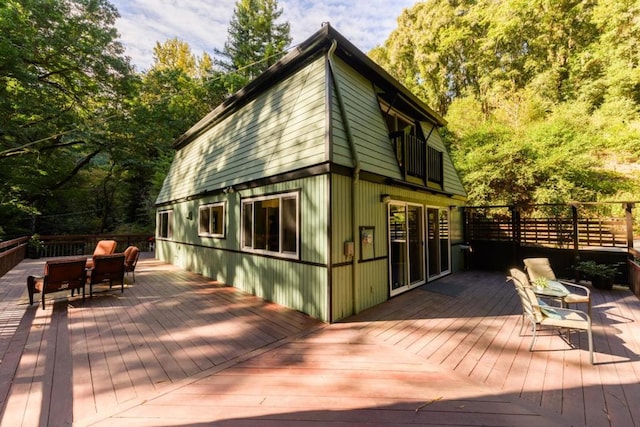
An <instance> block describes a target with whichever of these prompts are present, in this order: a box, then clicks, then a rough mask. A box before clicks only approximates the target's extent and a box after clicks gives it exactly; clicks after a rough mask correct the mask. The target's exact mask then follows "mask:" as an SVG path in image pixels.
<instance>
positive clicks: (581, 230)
mask: <svg viewBox="0 0 640 427" xmlns="http://www.w3.org/2000/svg"><path fill="white" fill-rule="evenodd" d="M518 227H519V236H518V234H517V233H515V232H514V229H518ZM577 227H578V247H580V248H586V247H594V246H595V247H617V248H626V247H627V239H626V228H625V220H624V219H617V218H608V219H594V218H579V219H578V221H577ZM467 231H468V236H469V239H470V240H494V241H496V240H497V241H511V240H514V239H515V240H519V241H520V243H522V244H532V245H542V246H550V247H560V248H562V247H572V246H573V221H572V219H571V218H568V219H567V218H521V219H520V221H519V223H517V224H516V223H514V222H513V221H512V220H511V219H505V218H494V219H486V218H474V217H470V218H468V220H467Z"/></svg>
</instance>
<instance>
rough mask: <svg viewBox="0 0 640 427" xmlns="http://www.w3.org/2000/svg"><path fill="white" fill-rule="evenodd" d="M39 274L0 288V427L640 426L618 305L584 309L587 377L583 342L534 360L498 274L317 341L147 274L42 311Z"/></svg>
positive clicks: (610, 295) (227, 293)
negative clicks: (29, 300)
mask: <svg viewBox="0 0 640 427" xmlns="http://www.w3.org/2000/svg"><path fill="white" fill-rule="evenodd" d="M42 265H43V260H37V261H34V260H25V261H23V262H22V263H21V264H20V265H19V266H17V267H16V268H15V269H14V270H12V271H10V272H9V273H7V275H5V276H4V277H2V278H0V307H1V308H3V310H4V311H3V315H2V317H0V321H1V322H0V355H2V359H1V361H0V379H3V381H2V383H1V384H5V385H4V386H2V385H0V399H1V400H0V401H1V402H2V419H1V422H0V425H2V426H5V425H6V426H19V425H24V426H30V425H70V424H71V422H72V421H73V425H77V426H83V425H95V426H101V425H104V426H106V425H138V426H144V425H154V426H157V425H159V424H162V425H185V424H197V423H204V424H207V423H213V422H216V421H220V422H222V421H224V425H231V426H233V425H243V426H244V425H256V426H261V425H264V426H276V425H277V426H282V425H292V426H293V425H295V426H299V425H327V424H330V423H342V424H345V423H346V424H349V425H356V426H357V425H363V426H364V425H367V426H372V425H390V424H392V425H411V424H413V425H415V423H418V424H421V423H422V424H424V425H442V424H448V425H470V424H473V425H478V424H480V423H486V424H491V425H541V426H543V425H544V426H547V425H574V426H579V425H587V426H602V425H625V426H626V425H636V424H638V425H640V405H637V402H638V399H640V302H639V301H638V299H637V298H636V297H635V296H634V295H633V294H631V293H630V292H629V291H625V290H623V289H619V288H617V289H614V290H613V291H610V292H606V291H598V290H595V291H594V293H593V299H594V304H593V323H594V327H593V329H594V343H595V349H596V362H597V364H596V365H595V366H592V365H590V364H589V358H588V351H587V341H586V335H585V334H584V333H573V334H572V343H573V345H574V348H571V347H570V346H569V345H568V344H567V343H566V342H565V341H563V340H562V339H561V338H560V337H559V336H558V334H557V333H555V332H543V333H542V334H540V336H539V337H538V339H537V340H536V343H535V347H534V351H533V352H529V344H530V342H531V332H530V330H528V329H526V328H525V330H524V331H523V334H522V335H520V333H519V332H520V325H521V322H522V318H521V316H520V314H519V309H520V307H519V301H518V299H517V296H516V295H515V292H514V290H513V286H511V285H510V284H508V283H507V284H505V277H504V275H502V274H500V273H491V272H463V273H460V274H455V275H451V276H447V277H445V278H442V279H440V280H439V281H438V282H437V283H438V287H437V288H436V287H432V288H430V286H429V284H427V285H424V286H422V287H420V288H417V289H414V290H412V291H410V292H408V293H405V294H402V295H398V296H397V297H394V298H392V299H391V300H389V301H387V302H386V303H384V304H381V305H379V306H376V307H373V308H371V309H369V310H365V311H363V312H362V313H359V314H358V315H356V316H353V317H351V318H349V319H345V320H344V321H342V322H339V323H336V324H333V325H326V324H322V323H320V322H318V321H316V320H314V319H311V318H309V317H308V316H305V315H303V314H301V313H298V312H296V311H294V310H289V309H286V308H284V307H281V306H279V305H277V304H274V303H270V302H265V301H263V300H261V299H259V298H256V297H253V296H250V295H247V294H244V293H242V292H240V291H238V290H237V289H234V288H231V287H227V286H224V285H223V284H221V283H219V282H216V281H213V280H210V279H207V278H204V277H202V276H198V275H195V274H191V273H189V272H185V271H183V270H180V269H178V268H176V267H174V266H170V265H166V264H163V263H161V262H159V261H157V260H154V259H152V258H141V260H140V262H139V264H138V271H137V272H136V283H132V282H128V283H127V286H126V288H125V291H124V293H121V292H120V289H119V288H117V289H116V288H114V289H111V290H108V289H105V288H100V289H96V292H95V294H94V297H93V298H89V297H87V298H86V300H85V301H84V302H83V301H82V300H81V298H80V297H77V296H76V297H73V298H70V297H68V296H67V295H64V294H63V293H61V294H54V295H53V296H51V298H49V297H48V298H47V307H46V309H45V310H42V309H41V308H40V307H37V306H36V305H35V304H34V306H32V307H29V306H28V304H25V302H24V298H25V296H24V295H25V294H24V286H25V285H24V283H25V282H26V276H27V275H28V274H37V272H38V270H39V269H40V270H41V269H42ZM447 284H451V285H452V286H455V289H456V290H457V292H452V293H450V294H449V293H447V292H446V288H445V292H442V289H443V286H446V285H447ZM194 408H197V410H194Z"/></svg>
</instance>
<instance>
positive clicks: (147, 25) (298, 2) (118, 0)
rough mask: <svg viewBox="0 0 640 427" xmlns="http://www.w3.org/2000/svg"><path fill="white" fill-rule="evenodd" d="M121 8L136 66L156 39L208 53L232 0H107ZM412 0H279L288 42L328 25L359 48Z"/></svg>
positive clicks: (220, 40) (223, 36) (146, 59)
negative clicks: (288, 26) (288, 30)
mask: <svg viewBox="0 0 640 427" xmlns="http://www.w3.org/2000/svg"><path fill="white" fill-rule="evenodd" d="M110 1H111V3H112V4H113V5H114V6H115V7H116V8H117V9H118V11H119V12H120V15H121V18H120V19H118V20H117V21H116V27H117V29H118V32H119V33H120V37H121V41H122V43H123V44H124V46H125V47H126V55H127V56H129V57H130V58H131V62H132V63H133V64H134V65H135V66H136V68H137V70H138V71H144V70H146V69H148V68H149V66H150V65H151V63H152V62H153V47H154V46H155V44H156V42H164V41H165V40H168V39H171V38H174V37H177V38H178V39H180V40H183V41H185V42H187V43H189V45H190V46H191V50H192V51H193V53H194V54H196V55H198V56H199V55H202V52H208V53H210V54H213V50H214V49H215V48H219V49H221V48H222V47H223V45H224V42H225V41H226V40H227V28H228V26H229V22H230V20H231V16H232V15H233V9H234V6H235V3H236V0H110ZM416 2H417V0H351V1H349V0H324V1H310V0H279V1H278V5H279V7H280V8H281V9H283V14H282V17H281V21H289V23H290V24H291V36H292V37H293V44H297V43H300V42H302V41H303V40H305V39H306V38H307V37H309V36H311V35H312V34H313V33H315V32H316V31H317V30H319V29H320V27H321V24H322V23H323V22H327V21H328V22H330V23H331V25H332V26H333V27H334V28H335V29H336V30H338V31H339V32H340V33H342V34H343V35H344V36H345V37H347V38H348V39H349V40H350V41H351V42H352V43H354V44H355V45H356V46H357V47H358V48H360V49H361V50H362V51H364V52H367V51H369V50H370V49H371V48H373V47H375V46H376V45H379V44H382V43H384V41H385V40H386V39H387V37H388V36H389V34H390V33H391V31H393V30H394V29H395V28H396V26H397V25H396V19H397V17H398V16H400V14H401V13H402V10H403V9H405V8H407V7H411V6H412V5H413V4H415V3H416Z"/></svg>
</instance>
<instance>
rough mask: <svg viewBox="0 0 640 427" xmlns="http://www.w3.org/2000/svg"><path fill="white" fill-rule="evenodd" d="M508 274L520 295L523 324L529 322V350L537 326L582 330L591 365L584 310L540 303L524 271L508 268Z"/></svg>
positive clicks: (588, 333) (589, 323) (591, 359)
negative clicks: (584, 333)
mask: <svg viewBox="0 0 640 427" xmlns="http://www.w3.org/2000/svg"><path fill="white" fill-rule="evenodd" d="M509 274H510V276H509V277H508V280H511V281H512V282H513V284H514V286H515V288H516V291H517V293H518V296H519V297H520V302H521V303H522V317H523V325H524V322H525V319H526V320H528V321H529V323H530V324H531V332H532V333H533V338H532V340H531V345H530V346H529V351H533V345H534V344H535V341H536V333H537V332H538V330H539V327H542V326H551V327H553V328H557V329H567V330H569V331H571V330H582V331H586V332H587V337H588V339H589V360H590V362H591V364H592V365H593V364H594V361H593V336H592V333H591V317H590V316H589V315H588V314H587V313H585V312H584V311H580V310H570V309H568V308H561V307H551V306H548V305H544V304H542V303H541V302H540V301H539V300H538V297H537V296H536V295H535V294H534V293H533V289H532V288H531V284H530V283H529V279H528V277H527V275H526V274H525V273H524V272H522V271H521V270H518V269H517V268H512V269H510V270H509ZM520 333H521V334H522V327H521V329H520Z"/></svg>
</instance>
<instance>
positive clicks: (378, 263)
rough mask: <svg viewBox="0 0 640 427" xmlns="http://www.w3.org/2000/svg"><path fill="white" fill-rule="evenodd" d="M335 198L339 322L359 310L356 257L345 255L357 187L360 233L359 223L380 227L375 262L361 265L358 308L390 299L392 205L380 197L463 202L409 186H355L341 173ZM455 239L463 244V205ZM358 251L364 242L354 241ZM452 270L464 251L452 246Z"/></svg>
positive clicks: (334, 181) (334, 183)
mask: <svg viewBox="0 0 640 427" xmlns="http://www.w3.org/2000/svg"><path fill="white" fill-rule="evenodd" d="M331 188H332V194H331V200H332V215H331V221H332V227H331V231H332V242H333V246H332V264H333V265H335V266H334V267H333V268H332V288H331V289H332V298H331V302H332V304H331V307H332V310H333V312H332V314H333V320H334V321H336V320H339V319H342V318H344V317H347V316H349V315H351V314H354V308H353V305H354V303H353V298H354V295H353V292H354V290H353V285H352V283H353V275H352V268H353V266H352V264H351V258H347V257H346V256H344V250H343V245H344V242H345V241H350V240H351V239H354V233H353V231H352V230H353V224H352V216H351V215H352V214H351V195H352V194H353V192H354V191H355V193H356V197H355V200H356V202H357V208H356V215H357V218H358V220H357V231H356V234H357V233H358V232H359V227H361V226H368V227H374V228H375V234H374V251H375V260H373V261H364V262H359V263H358V266H357V268H358V274H357V276H358V286H357V287H356V292H357V300H358V303H357V307H356V309H355V310H356V311H358V312H359V311H361V310H364V309H366V308H368V307H372V306H374V305H376V304H379V303H381V302H384V301H386V300H387V298H388V297H389V280H388V276H389V266H388V258H387V256H388V250H389V248H388V241H387V238H388V235H387V205H386V204H385V203H383V202H381V201H380V196H381V195H383V194H388V195H390V196H391V198H392V199H395V200H403V201H407V202H412V203H418V204H421V205H424V206H432V207H449V206H452V205H462V201H460V200H456V199H453V198H450V197H448V196H445V195H440V194H431V193H425V192H416V191H412V190H409V189H404V188H399V187H392V186H388V185H383V184H374V183H371V182H367V181H359V182H358V183H357V184H356V186H355V190H354V186H353V179H352V178H350V177H346V176H342V175H333V176H332V177H331ZM450 212H451V221H452V225H451V233H452V235H451V237H452V241H453V242H454V243H459V242H458V240H459V238H460V230H461V229H462V224H461V223H460V221H461V218H462V217H461V216H460V215H459V210H458V209H451V210H450ZM354 242H355V250H356V255H357V256H359V252H360V251H359V248H360V246H359V243H360V242H359V241H358V238H357V237H356V239H355V241H354ZM452 261H453V262H452V269H453V271H457V270H459V269H460V268H461V254H460V249H459V247H458V246H454V247H452Z"/></svg>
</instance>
